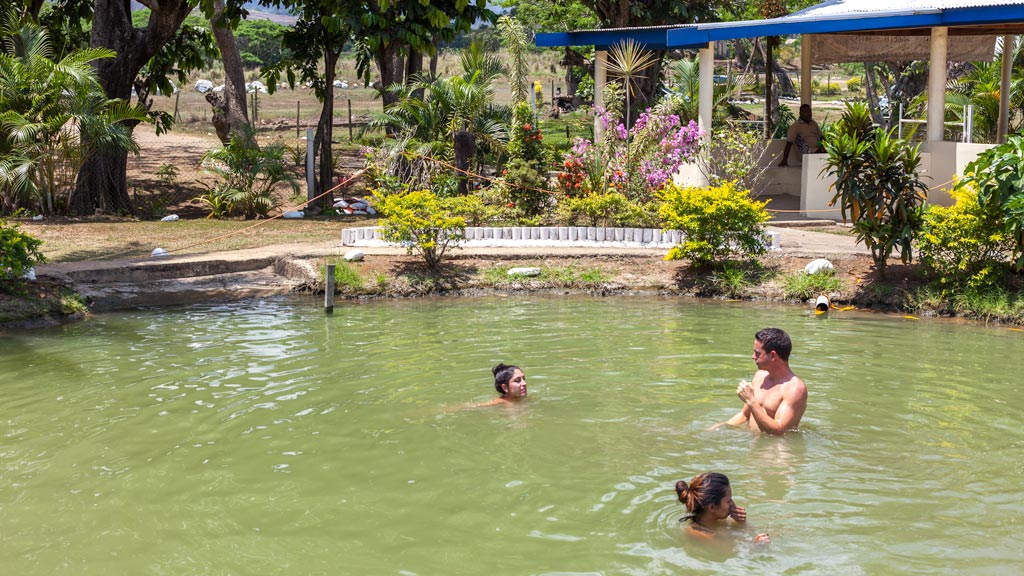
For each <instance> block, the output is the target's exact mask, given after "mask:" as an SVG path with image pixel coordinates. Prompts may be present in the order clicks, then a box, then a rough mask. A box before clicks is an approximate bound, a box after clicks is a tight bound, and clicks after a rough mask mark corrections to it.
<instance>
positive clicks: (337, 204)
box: [333, 198, 348, 208]
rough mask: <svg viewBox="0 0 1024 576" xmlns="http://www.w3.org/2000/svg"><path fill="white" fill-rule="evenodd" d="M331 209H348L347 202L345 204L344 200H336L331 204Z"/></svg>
mask: <svg viewBox="0 0 1024 576" xmlns="http://www.w3.org/2000/svg"><path fill="white" fill-rule="evenodd" d="M333 207H334V208H348V202H345V199H344V198H343V199H341V200H338V201H337V202H335V203H334V204H333Z"/></svg>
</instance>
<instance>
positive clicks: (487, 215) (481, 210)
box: [445, 194, 501, 226]
mask: <svg viewBox="0 0 1024 576" xmlns="http://www.w3.org/2000/svg"><path fill="white" fill-rule="evenodd" d="M445 203H446V205H447V207H448V209H449V210H451V213H452V215H453V216H460V217H462V218H463V219H464V220H465V221H466V226H483V225H485V224H487V223H488V222H490V221H491V220H493V219H495V218H497V217H499V216H500V215H501V209H500V208H496V207H494V206H489V205H487V204H486V203H484V199H483V198H482V197H481V196H478V195H476V194H473V195H470V196H456V197H453V198H448V199H446V200H445Z"/></svg>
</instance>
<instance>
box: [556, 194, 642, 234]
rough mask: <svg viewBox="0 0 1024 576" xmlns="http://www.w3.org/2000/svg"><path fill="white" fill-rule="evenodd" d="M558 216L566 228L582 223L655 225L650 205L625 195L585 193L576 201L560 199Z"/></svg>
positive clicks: (634, 225) (591, 224)
mask: <svg viewBox="0 0 1024 576" xmlns="http://www.w3.org/2000/svg"><path fill="white" fill-rule="evenodd" d="M558 217H559V220H560V221H561V222H565V223H566V224H567V225H569V226H578V225H579V224H581V223H584V224H587V225H589V226H630V227H641V228H646V227H651V226H656V225H657V222H658V216H657V208H656V207H655V205H654V204H653V203H647V204H642V203H639V202H632V201H630V200H629V199H628V198H626V196H625V195H624V194H621V193H619V192H609V193H607V194H598V193H595V194H587V195H586V196H581V197H577V198H573V197H568V198H563V199H562V201H561V202H560V203H559V205H558Z"/></svg>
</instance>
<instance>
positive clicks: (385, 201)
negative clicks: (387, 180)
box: [376, 190, 466, 269]
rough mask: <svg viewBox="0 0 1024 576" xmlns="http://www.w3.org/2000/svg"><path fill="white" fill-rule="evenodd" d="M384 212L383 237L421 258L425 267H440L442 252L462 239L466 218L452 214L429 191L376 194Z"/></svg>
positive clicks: (378, 205) (378, 206)
mask: <svg viewBox="0 0 1024 576" xmlns="http://www.w3.org/2000/svg"><path fill="white" fill-rule="evenodd" d="M376 199H377V208H378V209H379V210H380V212H381V213H382V214H383V215H384V239H385V240H387V241H389V242H398V243H400V244H403V245H405V246H406V249H407V250H408V252H409V253H410V254H411V253H413V252H414V251H415V252H417V253H419V254H420V256H422V257H423V259H424V261H425V262H426V263H427V266H428V267H429V268H432V269H436V268H438V267H439V266H440V264H441V261H442V259H443V258H444V255H445V252H447V250H448V249H449V248H452V247H455V246H458V245H459V244H460V243H461V242H462V241H464V240H465V238H466V221H465V220H464V219H463V218H461V217H459V216H452V215H451V213H450V210H449V209H448V207H447V206H446V205H445V202H444V201H443V200H442V199H439V198H438V197H437V196H436V195H435V194H434V193H433V192H431V191H429V190H413V191H410V192H407V193H405V194H389V195H383V196H382V195H377V196H376Z"/></svg>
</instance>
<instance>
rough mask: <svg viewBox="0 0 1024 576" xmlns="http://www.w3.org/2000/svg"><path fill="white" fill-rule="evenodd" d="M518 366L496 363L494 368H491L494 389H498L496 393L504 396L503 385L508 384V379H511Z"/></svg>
mask: <svg viewBox="0 0 1024 576" xmlns="http://www.w3.org/2000/svg"><path fill="white" fill-rule="evenodd" d="M519 369H520V368H519V366H512V365H505V364H498V365H497V366H495V367H494V368H491V373H492V374H494V389H495V390H497V391H498V394H501V395H502V396H504V395H505V394H506V391H505V389H504V386H507V385H508V381H509V380H511V379H512V375H513V374H515V373H516V370H519Z"/></svg>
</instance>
